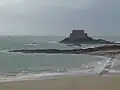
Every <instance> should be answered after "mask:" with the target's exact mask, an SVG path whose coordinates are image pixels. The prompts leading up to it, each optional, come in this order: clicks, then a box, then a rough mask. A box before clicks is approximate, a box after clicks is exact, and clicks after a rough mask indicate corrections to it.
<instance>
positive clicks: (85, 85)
mask: <svg viewBox="0 0 120 90" xmlns="http://www.w3.org/2000/svg"><path fill="white" fill-rule="evenodd" d="M0 90H120V77H119V76H114V77H105V76H102V77H100V76H76V77H71V76H68V77H62V78H59V79H52V80H36V81H20V82H11V83H10V82H8V83H0Z"/></svg>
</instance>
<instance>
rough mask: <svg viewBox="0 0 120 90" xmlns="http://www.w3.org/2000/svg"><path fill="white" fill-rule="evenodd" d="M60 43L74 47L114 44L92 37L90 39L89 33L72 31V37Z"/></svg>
mask: <svg viewBox="0 0 120 90" xmlns="http://www.w3.org/2000/svg"><path fill="white" fill-rule="evenodd" d="M59 43H63V44H74V45H80V44H114V42H111V41H107V40H103V39H93V38H92V37H89V36H88V35H87V33H85V32H84V30H72V33H70V36H69V37H67V38H65V39H64V40H61V41H60V42H59Z"/></svg>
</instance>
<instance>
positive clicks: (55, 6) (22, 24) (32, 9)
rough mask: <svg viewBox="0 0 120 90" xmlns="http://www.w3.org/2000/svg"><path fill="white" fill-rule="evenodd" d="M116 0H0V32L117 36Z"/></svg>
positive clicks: (118, 12)
mask: <svg viewBox="0 0 120 90" xmlns="http://www.w3.org/2000/svg"><path fill="white" fill-rule="evenodd" d="M119 3H120V0H0V35H42V36H43V35H55V36H57V35H59V36H66V35H69V33H70V32H71V31H72V29H73V28H77V29H84V30H85V32H87V33H88V35H92V36H96V35H97V36H105V35H114V36H119V33H120V30H119V29H120V18H119V16H120V5H119Z"/></svg>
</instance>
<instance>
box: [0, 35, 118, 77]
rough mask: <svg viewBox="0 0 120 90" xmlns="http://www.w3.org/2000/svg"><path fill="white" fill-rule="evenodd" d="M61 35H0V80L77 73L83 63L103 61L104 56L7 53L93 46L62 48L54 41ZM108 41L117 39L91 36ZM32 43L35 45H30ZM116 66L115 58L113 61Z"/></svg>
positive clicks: (66, 47) (64, 46)
mask: <svg viewBox="0 0 120 90" xmlns="http://www.w3.org/2000/svg"><path fill="white" fill-rule="evenodd" d="M64 38H65V37H64V36H0V77H2V76H7V75H9V74H10V73H22V74H23V73H24V75H25V72H26V73H32V74H40V73H44V75H46V74H45V73H49V74H50V73H53V72H56V71H57V70H59V71H60V70H61V71H62V70H64V69H72V70H75V69H76V70H80V67H81V66H82V65H83V64H85V65H87V64H94V65H96V66H98V65H97V62H99V61H103V60H105V59H106V58H105V57H98V56H90V55H75V54H69V55H68V54H24V53H10V52H8V50H11V49H74V48H87V47H90V46H94V45H89V44H87V45H82V47H78V46H66V45H64V44H59V43H58V41H60V40H62V39H64ZM94 38H102V39H106V40H111V41H117V42H119V41H120V36H114V37H113V36H112V37H111V36H107V37H100V36H99V37H94ZM33 41H36V43H37V45H33V46H31V45H30V44H31V43H32V42H33ZM116 62H117V64H118V66H119V63H120V61H119V59H117V60H116Z"/></svg>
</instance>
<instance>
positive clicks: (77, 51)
mask: <svg viewBox="0 0 120 90" xmlns="http://www.w3.org/2000/svg"><path fill="white" fill-rule="evenodd" d="M117 49H120V45H105V46H99V47H94V48H86V49H71V50H67V49H66V50H61V49H34V50H29V49H20V50H9V52H21V53H48V54H53V53H62V54H87V53H90V52H96V51H106V50H117Z"/></svg>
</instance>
